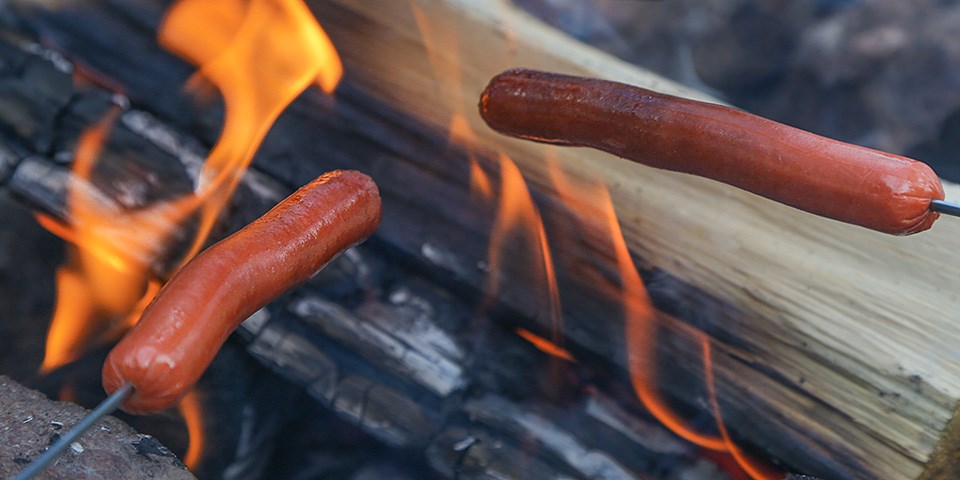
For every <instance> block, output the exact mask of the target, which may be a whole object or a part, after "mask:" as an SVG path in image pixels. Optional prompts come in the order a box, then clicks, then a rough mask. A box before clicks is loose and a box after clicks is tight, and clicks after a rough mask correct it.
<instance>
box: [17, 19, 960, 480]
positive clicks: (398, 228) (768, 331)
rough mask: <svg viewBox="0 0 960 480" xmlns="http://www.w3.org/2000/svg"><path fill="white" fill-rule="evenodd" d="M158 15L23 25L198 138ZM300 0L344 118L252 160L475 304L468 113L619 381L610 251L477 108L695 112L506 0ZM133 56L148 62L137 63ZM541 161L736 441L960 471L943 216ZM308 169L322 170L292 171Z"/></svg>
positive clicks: (522, 298) (935, 474) (678, 385)
mask: <svg viewBox="0 0 960 480" xmlns="http://www.w3.org/2000/svg"><path fill="white" fill-rule="evenodd" d="M163 3H164V2H151V1H147V0H142V1H138V2H129V4H125V5H123V6H120V5H116V4H111V5H110V6H109V7H99V8H98V9H95V10H94V13H93V14H91V15H90V16H89V17H85V21H86V22H89V23H90V24H89V25H87V24H85V23H82V22H81V21H80V20H78V18H77V17H76V16H74V15H70V14H67V13H63V12H61V13H57V12H48V13H45V14H40V15H37V16H35V17H28V18H27V19H25V20H23V21H24V22H26V23H27V24H28V25H29V26H30V27H31V28H33V29H37V30H40V31H42V32H44V33H45V34H46V38H50V39H52V41H54V42H55V43H56V44H57V45H59V47H60V48H62V49H65V50H67V51H69V52H70V53H71V54H72V55H73V56H75V57H76V58H78V59H79V60H80V61H82V62H84V64H86V65H88V66H89V67H90V68H92V69H95V70H96V71H98V72H99V73H101V74H103V75H104V76H105V77H107V78H110V79H112V80H113V81H115V82H118V83H119V84H121V85H123V86H124V88H125V92H126V93H127V94H128V95H129V96H130V98H131V99H132V100H133V102H135V103H136V104H138V105H140V106H142V108H144V109H147V110H150V111H153V112H157V114H158V115H161V116H163V117H164V118H165V119H167V120H168V121H169V122H171V123H172V124H175V125H177V126H178V127H186V128H192V130H191V131H194V132H196V133H197V134H198V135H200V136H201V138H202V139H203V140H204V141H206V142H208V143H209V142H211V141H212V140H213V137H214V136H215V134H216V132H215V129H213V128H210V127H209V126H210V125H216V122H215V121H214V119H215V118H216V117H217V114H216V113H215V111H206V112H200V113H195V112H193V111H191V110H190V109H184V108H175V107H173V106H171V105H172V104H171V103H170V102H168V101H166V100H165V95H164V93H166V94H169V95H170V96H171V97H172V96H174V95H175V93H176V91H177V90H178V88H179V82H180V81H181V80H182V79H183V77H184V76H185V74H186V73H188V72H189V69H188V68H187V67H186V66H185V65H183V64H181V63H179V62H178V61H177V60H175V59H173V58H172V57H170V56H169V55H168V54H166V53H164V52H163V51H161V50H159V48H158V47H155V46H151V45H152V43H151V42H152V37H151V34H152V31H151V29H152V28H154V27H155V23H156V21H157V20H158V18H159V15H160V13H161V12H162V7H163ZM312 5H313V10H314V12H315V13H316V15H317V17H318V19H319V21H320V23H321V24H322V25H323V26H324V27H325V29H326V30H327V31H328V33H329V34H330V36H331V37H332V39H333V41H334V43H335V44H336V45H337V47H338V49H339V50H340V53H341V55H342V56H343V58H344V62H345V66H346V71H347V77H346V82H345V84H344V85H343V86H342V88H341V89H340V90H339V92H338V94H337V98H336V100H335V101H334V102H330V101H328V99H326V98H324V97H323V96H322V95H320V94H319V93H307V94H305V95H304V96H303V97H302V98H301V99H300V100H299V101H298V102H297V103H296V104H295V105H294V106H293V107H292V109H291V111H289V112H288V113H287V114H285V116H284V117H282V118H281V120H280V121H279V123H278V125H277V127H275V131H276V132H277V133H276V134H275V138H282V141H279V140H275V141H273V142H269V141H268V144H267V145H265V146H264V148H263V150H262V152H261V154H260V156H259V157H258V159H257V161H256V164H257V166H258V167H259V168H260V169H262V170H263V171H266V172H268V173H270V174H271V175H273V176H274V177H276V178H279V179H281V180H283V181H286V182H289V183H290V184H297V183H302V182H303V180H304V179H306V178H308V177H309V176H310V175H313V174H315V173H316V172H317V171H320V170H325V169H329V168H339V167H352V168H359V169H361V170H365V171H367V172H368V173H371V174H372V175H373V176H374V178H375V179H376V180H378V182H379V183H380V184H381V186H382V191H383V195H384V203H385V205H386V209H385V215H384V223H383V228H382V229H381V231H380V233H379V234H378V237H377V239H378V241H382V242H384V244H386V245H388V246H389V247H390V248H392V249H394V250H395V251H396V252H398V253H400V254H402V255H404V256H405V258H406V259H407V261H410V262H412V263H413V264H415V265H419V266H420V267H421V268H424V269H431V270H433V271H434V272H435V274H437V275H443V276H445V277H446V278H448V279H450V280H451V281H452V282H454V283H455V284H456V285H459V286H461V287H462V288H464V289H467V290H472V291H474V292H476V291H480V290H482V289H483V287H484V285H486V274H487V272H485V271H484V269H482V268H478V262H480V263H482V262H483V261H484V260H485V257H486V241H487V235H488V232H489V222H488V217H487V215H488V214H487V213H486V212H482V211H477V210H475V209H471V208H469V207H470V196H469V192H468V190H467V187H466V178H467V176H468V164H467V162H466V161H465V159H466V157H467V154H468V150H469V149H467V148H465V147H464V146H463V145H455V144H454V145H451V144H450V143H449V142H448V141H447V133H448V132H447V130H448V127H449V125H450V121H451V118H452V117H453V116H454V114H460V115H462V116H463V117H464V118H465V119H466V120H467V122H468V124H469V125H470V126H471V128H472V130H473V131H474V132H475V133H476V135H477V138H478V140H477V142H476V144H475V145H473V147H475V149H476V150H475V153H476V154H478V155H479V156H480V157H481V158H482V159H484V160H483V161H484V162H485V165H491V164H493V161H492V159H494V158H496V153H498V152H504V153H507V154H509V155H510V156H511V157H512V158H513V159H514V160H515V161H516V162H517V163H518V164H519V165H520V166H521V169H522V170H523V172H524V174H525V175H526V177H527V179H528V180H529V182H530V184H531V186H532V188H533V189H534V190H535V191H536V192H537V193H536V195H537V199H538V201H539V205H540V206H541V209H542V212H543V215H544V217H545V218H547V219H548V225H547V230H548V232H551V235H555V236H563V235H564V234H566V235H568V236H571V237H573V238H577V239H579V241H575V242H574V243H573V245H574V246H575V247H571V248H568V249H564V250H563V251H562V252H561V253H558V255H557V256H558V257H560V258H561V259H562V260H561V262H562V263H563V265H566V266H565V267H564V266H562V267H561V268H559V269H558V275H559V277H560V278H559V283H560V288H561V293H563V294H564V297H563V306H564V314H565V315H564V327H565V336H566V339H567V341H568V343H569V344H570V345H569V346H570V348H572V349H574V350H575V351H576V352H587V353H589V354H590V355H596V356H598V357H601V358H606V359H609V360H611V361H613V362H616V363H618V364H620V365H623V363H624V358H625V355H624V352H623V348H624V345H623V340H622V338H623V333H622V324H621V321H622V320H621V315H620V312H621V307H620V305H618V304H617V303H616V293H615V292H616V288H617V286H618V285H617V284H618V279H617V277H616V274H615V272H616V267H615V265H614V264H613V263H612V262H613V259H612V256H611V255H610V252H609V249H608V248H606V247H602V246H603V245H606V244H607V240H606V239H604V238H603V237H601V236H599V235H600V233H599V231H598V230H596V229H587V231H586V233H583V232H582V231H581V230H579V229H577V228H575V227H574V226H575V225H577V222H574V221H571V220H570V218H571V217H570V216H571V212H570V210H569V209H568V208H567V207H565V206H564V205H563V204H562V203H561V202H560V201H559V199H558V198H557V197H556V195H555V192H554V189H553V187H552V186H551V183H550V181H549V178H548V175H547V172H546V170H545V168H544V162H543V160H544V157H545V156H546V155H547V153H546V151H545V149H544V148H543V147H542V146H540V145H535V144H532V143H528V142H521V141H517V140H512V139H507V138H504V137H502V136H499V135H496V134H495V133H493V132H491V131H489V130H488V129H487V128H486V127H484V125H483V124H482V122H481V120H480V119H479V117H478V116H477V115H476V113H475V110H474V108H475V107H474V105H475V103H476V100H477V96H478V95H479V92H480V91H481V90H482V88H483V86H484V85H485V84H486V82H487V80H488V79H489V78H490V77H491V76H493V75H495V74H496V73H498V72H500V71H501V70H503V69H505V68H508V67H512V66H525V67H532V68H539V69H544V70H555V71H562V72H566V73H575V74H581V75H588V76H597V77H603V78H607V79H613V80H619V81H625V82H628V83H633V84H636V85H640V86H644V87H647V88H652V89H655V90H659V91H662V92H665V93H671V94H679V95H684V96H691V97H696V98H700V99H706V97H704V96H703V95H698V94H697V93H696V92H693V91H690V90H688V89H684V88H681V87H679V86H677V85H674V84H672V83H670V82H668V81H665V80H663V79H661V78H659V77H656V76H655V75H652V74H649V73H647V72H643V71H642V70H639V69H637V68H635V67H633V66H630V65H627V64H625V63H623V62H620V61H618V60H616V59H614V58H612V57H609V56H607V55H605V54H603V53H601V52H598V51H596V50H594V49H591V48H589V47H586V46H584V45H581V44H579V43H577V42H575V41H573V40H571V39H570V38H568V37H565V36H563V35H562V34H560V33H558V32H556V31H554V30H551V29H550V28H548V27H546V26H544V25H542V24H540V23H539V22H537V21H536V20H535V19H533V18H531V17H529V16H527V15H525V14H523V13H522V12H520V11H518V10H516V9H515V8H514V7H512V6H511V5H510V4H509V3H508V2H505V1H487V0H482V1H481V0H432V1H427V0H423V1H415V2H412V3H409V2H394V1H388V0H382V1H358V0H332V1H329V2H312ZM411 5H413V6H414V7H415V8H417V9H418V11H419V12H420V15H422V16H423V18H425V19H426V20H427V22H428V23H429V24H431V25H436V26H437V27H436V28H439V29H442V30H443V31H444V32H448V33H451V32H452V34H454V35H455V38H456V42H444V41H440V42H436V43H439V44H441V45H442V46H444V49H437V47H438V45H437V44H433V43H431V44H428V43H429V42H427V41H425V37H424V36H423V34H422V32H421V29H420V27H419V26H418V23H417V19H416V17H415V14H414V13H413V10H412V8H411ZM122 9H128V12H127V13H129V12H135V13H133V14H129V15H121V14H120V13H118V10H122ZM116 17H122V18H123V20H118V19H117V18H116ZM91 19H93V20H96V23H94V22H93V20H91ZM111 22H112V23H111ZM137 22H140V23H137ZM78 24H80V25H82V26H78ZM106 24H109V25H112V26H116V28H119V29H120V31H122V32H123V33H124V35H125V37H124V42H114V43H113V44H109V43H108V44H104V43H102V42H101V43H97V40H96V39H97V38H98V37H97V35H95V34H94V33H93V32H96V31H97V29H101V28H104V27H103V25H106ZM132 44H136V45H138V47H139V48H129V47H130V45H132ZM145 51H146V52H151V55H143V54H141V53H132V52H145ZM117 58H122V59H123V61H116V59H117ZM437 65H440V67H437ZM435 70H436V71H438V73H437V74H434V72H435ZM444 71H452V72H456V75H448V74H444V73H442V72H444ZM455 78H456V79H459V80H454V79H455ZM38 138H39V137H38ZM549 154H550V155H554V156H556V157H557V158H558V159H559V161H560V162H561V163H562V164H563V166H564V167H565V168H566V169H567V170H568V171H571V172H573V174H574V176H576V177H580V178H599V179H601V180H603V181H604V182H606V184H607V185H608V186H609V188H610V191H611V194H612V196H613V199H614V201H615V204H616V206H617V210H618V213H619V217H620V222H621V225H622V227H623V231H624V235H625V239H626V242H627V244H628V246H629V247H630V249H631V252H632V253H633V254H634V255H635V257H636V258H637V259H638V260H639V261H640V265H641V267H642V273H643V275H644V278H645V279H646V280H647V281H648V287H649V288H650V291H651V296H652V297H653V300H654V302H655V304H656V305H657V306H658V308H660V309H662V310H665V311H667V312H669V313H670V314H672V315H674V316H676V317H677V318H679V319H680V320H682V321H683V322H686V323H687V324H691V325H694V326H696V327H698V328H700V329H702V330H703V331H704V332H706V333H707V334H708V335H710V337H711V338H712V345H713V352H714V353H713V364H714V368H715V374H716V379H717V385H716V386H717V390H718V395H719V398H720V403H721V410H722V412H723V416H724V420H725V421H726V422H727V424H728V426H729V427H730V428H731V430H732V431H734V432H735V435H736V437H737V438H738V439H742V440H745V441H746V442H747V443H748V444H750V445H753V446H759V447H762V448H763V449H765V450H766V451H767V452H769V453H770V454H772V455H773V456H775V457H779V458H782V459H784V461H786V462H787V463H789V464H790V465H792V466H795V467H796V468H798V469H799V470H801V471H804V472H805V473H810V474H813V475H817V476H821V477H826V478H837V477H840V478H890V479H909V478H951V477H952V476H955V475H956V474H957V472H956V470H955V468H956V467H955V466H954V465H956V464H957V459H956V455H957V453H956V452H958V451H960V450H958V449H957V448H956V447H957V446H958V445H957V440H956V438H957V432H956V429H957V428H958V426H957V423H958V422H956V421H953V420H954V418H955V413H956V412H955V410H956V405H957V402H958V400H960V391H958V390H957V388H956V387H955V386H956V385H958V384H960V367H958V365H957V361H956V358H955V357H956V356H955V354H954V353H953V352H954V351H955V349H956V344H957V343H958V341H960V336H958V335H957V334H955V333H954V329H952V323H953V318H954V315H955V312H956V311H957V307H958V306H960V305H958V303H960V297H957V296H956V295H953V294H952V293H951V292H953V291H955V290H956V289H957V287H960V285H958V282H960V280H958V279H960V275H958V274H960V271H958V270H960V267H958V266H956V265H952V264H951V263H950V262H949V261H944V259H950V258H951V254H952V252H954V251H955V250H956V249H957V247H958V242H960V235H958V234H960V223H957V222H956V221H954V220H952V219H943V220H941V221H940V222H939V223H938V224H937V225H936V226H935V227H934V228H933V230H931V231H930V232H926V233H924V234H922V235H919V236H916V237H910V238H893V237H888V236H884V235H881V234H876V233H873V232H870V231H866V230H863V229H860V228H857V227H852V226H848V225H842V224H838V223H836V222H833V221H829V220H824V219H821V218H817V217H814V216H811V215H808V214H805V213H803V212H798V211H795V210H792V209H790V208H788V207H784V206H781V205H778V204H774V203H771V202H769V201H765V200H763V199H760V198H758V197H755V196H753V195H750V194H747V193H744V192H741V191H738V190H736V189H732V188H729V187H727V186H724V185H719V184H715V183H712V182H709V181H705V180H702V179H697V178H692V177H689V176H685V175H680V174H673V173H667V172H661V171H657V170H652V169H648V168H643V167H641V166H636V165H632V164H629V163H627V162H623V161H620V160H618V159H616V158H610V157H609V156H607V155H604V154H600V153H597V152H592V151H589V150H585V149H554V150H552V151H551V153H549ZM304 157H306V158H309V159H310V160H307V161H308V162H311V165H312V166H313V168H311V169H305V168H304V167H303V165H302V164H299V163H298V162H303V161H304V160H302V159H303V158H304ZM293 159H297V160H296V161H294V160H293ZM488 170H489V172H490V173H492V174H494V175H495V174H496V169H495V168H492V167H488ZM494 180H496V177H495V176H494ZM945 188H946V190H947V197H948V198H951V197H953V198H956V197H957V195H958V193H960V187H958V186H957V185H953V184H947V185H946V186H945ZM550 219H553V221H550ZM510 254H511V255H513V256H514V258H516V256H519V255H522V252H517V251H516V250H513V251H511V252H510ZM565 255H568V256H565ZM524 268H525V267H523V266H520V265H512V266H508V268H507V269H506V270H504V271H502V272H501V273H500V275H499V278H500V280H501V282H500V283H501V285H502V287H503V288H502V290H501V292H500V293H501V295H500V297H499V298H498V300H499V303H498V305H499V307H501V308H505V309H509V311H512V312H518V313H519V315H516V316H515V317H514V318H517V319H519V320H517V321H518V322H521V323H523V324H524V325H527V326H530V327H532V328H537V329H538V330H539V331H541V332H543V331H549V328H550V325H549V321H548V320H546V319H545V317H543V316H542V315H541V313H542V312H541V309H542V304H543V303H542V300H541V299H542V292H539V291H537V289H535V288H533V287H531V286H529V285H527V284H526V283H525V282H524V281H523V280H522V279H523V276H522V275H521V274H522V273H523V270H524ZM585 270H590V271H596V272H599V273H596V274H593V275H589V274H584V273H583V272H584V271H585ZM564 292H572V293H569V294H567V293H564ZM689 347H690V345H672V344H670V343H666V344H664V345H663V347H662V349H663V350H664V351H665V353H667V354H670V355H675V356H674V357H671V360H670V363H671V368H672V369H673V370H675V371H676V373H677V375H676V376H674V375H669V376H668V375H662V376H661V378H662V379H663V382H662V384H661V385H659V387H660V388H662V389H663V390H665V391H666V392H668V393H670V394H671V395H672V396H673V397H675V398H677V399H680V400H682V401H685V402H686V403H687V404H688V405H690V406H693V407H696V406H697V405H698V404H702V400H703V398H702V393H690V391H689V390H688V386H689V382H688V381H679V380H677V381H674V379H675V378H693V379H694V380H696V379H697V378H698V376H700V375H702V372H701V368H702V365H701V363H700V361H701V360H700V358H699V357H698V355H697V352H696V351H692V352H691V351H690V349H689ZM691 376H692V377H691ZM697 392H699V391H697ZM758 419H762V420H758Z"/></svg>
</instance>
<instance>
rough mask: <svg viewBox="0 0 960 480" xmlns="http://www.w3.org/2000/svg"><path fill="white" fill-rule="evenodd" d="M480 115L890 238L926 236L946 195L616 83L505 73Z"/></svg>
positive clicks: (745, 121) (517, 131)
mask: <svg viewBox="0 0 960 480" xmlns="http://www.w3.org/2000/svg"><path fill="white" fill-rule="evenodd" d="M480 114H481V115H482V116H483V118H484V120H485V121H486V122H487V124H488V125H490V127H492V128H493V129H494V130H497V131H499V132H501V133H504V134H507V135H512V136H515V137H520V138H526V139H530V140H536V141H539V142H546V143H554V144H561V145H576V146H587V147H593V148H596V149H599V150H604V151H606V152H609V153H612V154H614V155H618V156H621V157H624V158H627V159H630V160H633V161H635V162H638V163H642V164H644V165H648V166H651V167H656V168H662V169H666V170H673V171H677V172H684V173H691V174H694V175H699V176H702V177H707V178H712V179H714V180H719V181H721V182H724V183H728V184H730V185H733V186H736V187H739V188H742V189H744V190H747V191H750V192H753V193H756V194H758V195H762V196H764V197H767V198H769V199H772V200H776V201H778V202H780V203H784V204H787V205H790V206H793V207H796V208H799V209H801V210H806V211H808V212H811V213H815V214H817V215H821V216H824V217H829V218H833V219H835V220H840V221H842V222H847V223H852V224H856V225H861V226H864V227H867V228H871V229H874V230H878V231H881V232H886V233H891V234H895V235H908V234H912V233H917V232H921V231H923V230H926V229H928V228H930V226H931V225H932V224H933V222H934V220H936V219H937V217H938V216H939V214H938V213H936V212H932V211H930V201H931V200H934V199H937V200H940V199H943V196H944V195H943V186H942V185H941V183H940V179H939V178H938V177H937V175H936V174H935V173H934V172H933V170H931V169H930V167H928V166H927V165H926V164H924V163H921V162H918V161H916V160H911V159H909V158H906V157H901V156H899V155H893V154H889V153H884V152H881V151H877V150H872V149H869V148H864V147H859V146H856V145H851V144H848V143H843V142H839V141H836V140H831V139H829V138H825V137H821V136H819V135H815V134H813V133H810V132H806V131H803V130H800V129H797V128H793V127H789V126H787V125H783V124H780V123H777V122H774V121H772V120H767V119H765V118H762V117H758V116H756V115H752V114H749V113H746V112H743V111H740V110H736V109H733V108H729V107H724V106H720V105H715V104H711V103H704V102H698V101H694V100H688V99H684V98H678V97H672V96H669V95H664V94H660V93H656V92H653V91H650V90H646V89H643V88H639V87H634V86H630V85H625V84H622V83H616V82H610V81H604V80H596V79H588V78H580V77H573V76H568V75H559V74H553V73H545V72H538V71H532V70H522V69H517V70H508V71H506V72H503V73H501V74H500V75H498V76H496V77H494V78H493V79H492V80H491V81H490V84H489V85H488V86H487V88H486V89H485V90H484V92H483V95H482V96H481V98H480Z"/></svg>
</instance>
